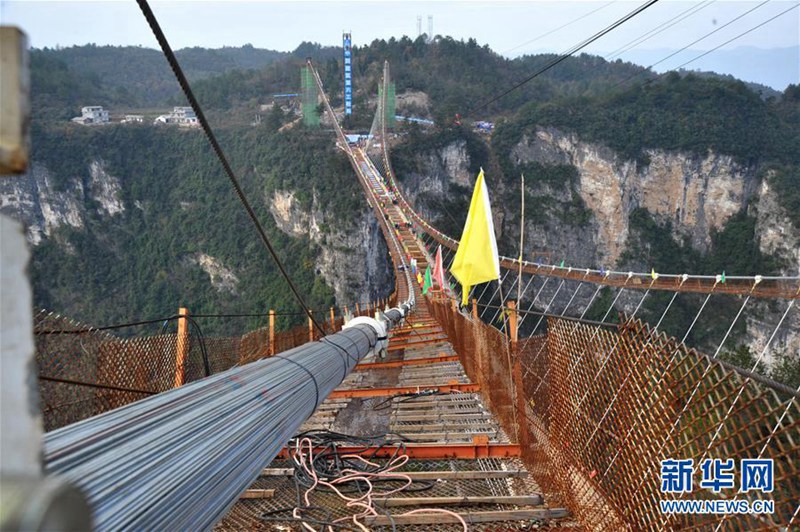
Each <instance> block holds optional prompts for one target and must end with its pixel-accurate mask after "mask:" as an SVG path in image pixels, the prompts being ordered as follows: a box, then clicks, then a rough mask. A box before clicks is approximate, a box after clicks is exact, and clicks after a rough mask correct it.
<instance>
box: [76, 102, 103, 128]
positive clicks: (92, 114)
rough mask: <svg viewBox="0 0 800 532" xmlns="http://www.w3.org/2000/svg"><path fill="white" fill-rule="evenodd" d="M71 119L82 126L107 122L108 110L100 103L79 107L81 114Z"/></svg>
mask: <svg viewBox="0 0 800 532" xmlns="http://www.w3.org/2000/svg"><path fill="white" fill-rule="evenodd" d="M72 121H73V122H75V123H76V124H82V125H84V126H92V125H97V124H108V111H106V110H104V109H103V107H102V106H100V105H89V106H86V107H81V116H76V117H75V118H73V119H72Z"/></svg>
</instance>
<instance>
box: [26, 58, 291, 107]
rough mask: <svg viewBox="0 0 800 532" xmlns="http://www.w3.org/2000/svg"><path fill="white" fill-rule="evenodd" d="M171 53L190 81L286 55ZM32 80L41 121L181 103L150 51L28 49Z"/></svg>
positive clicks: (170, 76)
mask: <svg viewBox="0 0 800 532" xmlns="http://www.w3.org/2000/svg"><path fill="white" fill-rule="evenodd" d="M175 54H176V56H177V57H178V60H179V61H180V62H181V66H182V68H183V69H184V72H185V73H186V75H187V76H188V77H189V79H190V80H199V79H203V78H207V77H211V76H215V75H219V74H223V73H225V72H228V71H231V70H246V69H260V68H263V67H265V66H267V65H269V64H272V63H273V62H275V61H278V60H279V59H282V58H284V57H286V56H287V55H288V54H285V53H282V52H274V51H272V50H262V49H258V48H254V47H252V46H250V45H245V46H242V47H239V48H236V47H226V48H220V49H206V48H185V49H183V50H178V51H177V52H176V53H175ZM31 78H32V79H31V89H32V110H33V113H34V115H35V116H36V117H37V118H39V119H42V120H48V119H63V118H69V117H72V116H75V114H76V113H77V112H78V111H79V109H80V107H81V106H82V105H103V106H105V107H106V108H109V107H122V108H125V109H135V108H152V107H165V106H169V105H173V104H174V105H180V104H181V103H180V102H182V101H183V100H182V98H181V95H180V88H179V87H178V82H177V81H175V76H174V74H173V73H172V70H170V68H169V65H168V64H167V62H166V60H165V59H164V56H163V54H162V53H161V52H160V51H158V50H155V49H151V48H142V47H136V46H96V45H94V44H89V45H85V46H72V47H69V48H59V49H52V48H45V49H42V50H33V51H32V52H31Z"/></svg>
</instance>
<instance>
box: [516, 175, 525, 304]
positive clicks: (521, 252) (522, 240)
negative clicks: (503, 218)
mask: <svg viewBox="0 0 800 532" xmlns="http://www.w3.org/2000/svg"><path fill="white" fill-rule="evenodd" d="M520 205H521V207H520V214H519V217H520V223H519V277H518V278H517V305H520V304H521V301H520V300H521V299H522V257H523V255H524V254H525V174H520Z"/></svg>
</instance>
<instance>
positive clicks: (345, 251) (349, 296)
mask: <svg viewBox="0 0 800 532" xmlns="http://www.w3.org/2000/svg"><path fill="white" fill-rule="evenodd" d="M267 203H268V205H269V209H270V212H271V213H272V217H273V218H274V219H275V223H276V224H277V225H278V227H279V228H280V229H281V231H283V232H284V233H286V234H288V235H290V236H294V237H300V236H305V237H308V238H310V239H311V240H312V241H313V242H315V243H316V244H319V246H320V254H319V256H318V257H317V260H316V264H315V268H316V273H317V275H320V276H322V278H323V279H325V282H326V283H327V284H328V285H329V286H332V287H333V288H334V291H335V293H336V303H337V305H339V306H342V305H352V304H353V303H355V302H369V301H374V300H376V299H378V298H384V297H387V296H388V295H389V294H390V293H391V291H392V287H393V286H394V278H393V276H392V270H391V267H390V263H389V258H388V254H389V250H388V248H387V247H386V243H385V241H384V240H383V235H382V234H381V231H380V227H379V226H378V223H377V221H376V220H375V217H374V216H373V214H372V212H371V211H366V212H364V213H363V214H362V215H361V216H359V217H358V218H357V219H356V220H355V223H354V226H355V229H354V230H348V231H345V230H342V229H341V228H338V227H335V224H333V223H331V220H329V219H328V216H327V215H326V213H325V212H323V211H321V210H320V209H319V208H318V205H317V201H316V197H314V199H313V201H312V206H311V209H310V212H306V211H304V210H303V209H302V208H301V207H300V206H299V204H298V202H297V200H296V199H295V195H294V193H293V192H291V191H287V190H275V191H273V192H272V194H271V196H270V197H269V198H268V201H267ZM323 227H324V228H326V229H325V230H322V228H323Z"/></svg>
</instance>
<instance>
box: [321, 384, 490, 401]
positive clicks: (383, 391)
mask: <svg viewBox="0 0 800 532" xmlns="http://www.w3.org/2000/svg"><path fill="white" fill-rule="evenodd" d="M480 389H481V387H480V386H479V385H477V384H472V383H468V384H442V385H436V386H431V385H421V386H400V387H397V388H356V389H353V390H334V391H332V392H331V394H330V395H329V396H328V398H329V399H337V398H351V397H386V396H390V395H400V394H405V393H416V392H420V391H423V390H436V391H437V392H444V393H448V392H479V391H480Z"/></svg>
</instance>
